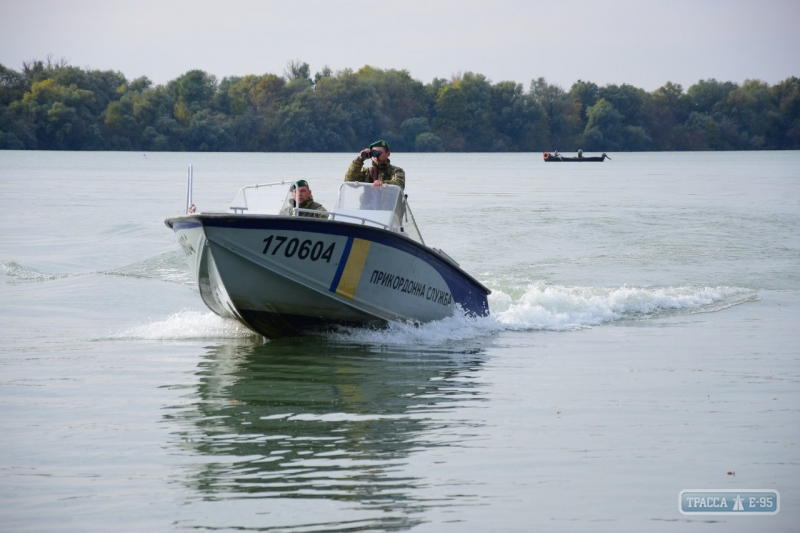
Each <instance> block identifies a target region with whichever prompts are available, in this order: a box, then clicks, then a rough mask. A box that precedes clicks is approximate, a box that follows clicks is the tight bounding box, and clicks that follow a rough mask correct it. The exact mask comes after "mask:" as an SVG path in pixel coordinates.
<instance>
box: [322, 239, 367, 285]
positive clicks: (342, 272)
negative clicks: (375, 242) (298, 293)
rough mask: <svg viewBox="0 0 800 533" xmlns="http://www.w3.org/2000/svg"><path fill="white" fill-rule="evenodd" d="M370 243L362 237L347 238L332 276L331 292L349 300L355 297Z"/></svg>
mask: <svg viewBox="0 0 800 533" xmlns="http://www.w3.org/2000/svg"><path fill="white" fill-rule="evenodd" d="M371 244H372V243H371V242H370V241H367V240H364V239H357V238H355V237H348V238H347V243H346V244H345V245H344V252H342V258H341V260H340V261H339V267H338V268H337V269H336V274H335V275H334V276H333V282H332V283H331V289H330V290H331V292H335V293H336V294H338V295H339V296H344V297H345V298H347V299H349V300H352V299H353V298H355V295H356V289H357V288H358V282H359V281H361V272H362V271H363V270H364V264H365V263H366V262H367V255H368V254H369V247H370V245H371Z"/></svg>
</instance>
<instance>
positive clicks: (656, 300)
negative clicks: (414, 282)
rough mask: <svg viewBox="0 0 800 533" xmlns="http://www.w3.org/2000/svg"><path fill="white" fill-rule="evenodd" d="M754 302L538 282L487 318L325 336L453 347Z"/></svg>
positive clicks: (687, 289) (732, 293)
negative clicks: (513, 334)
mask: <svg viewBox="0 0 800 533" xmlns="http://www.w3.org/2000/svg"><path fill="white" fill-rule="evenodd" d="M753 298H754V294H753V292H752V291H751V290H748V289H743V288H739V287H696V286H684V287H657V288H643V287H627V286H624V287H618V288H603V287H601V288H597V287H565V286H560V285H547V284H546V283H544V282H537V283H532V284H530V285H528V287H527V289H526V291H525V292H524V293H523V294H522V295H521V296H519V297H517V298H514V297H512V296H511V295H509V294H507V293H505V292H503V291H502V290H496V289H495V290H493V292H492V295H491V296H490V297H489V307H490V310H491V313H490V316H488V317H481V318H476V317H469V316H465V315H464V314H463V313H458V314H456V315H455V316H452V317H448V318H445V319H444V320H438V321H436V322H431V323H428V324H423V325H420V326H415V325H413V324H390V325H389V327H388V328H386V329H382V330H374V329H358V328H353V329H350V330H346V331H344V332H337V333H330V334H328V335H327V336H328V337H329V338H333V339H336V340H343V341H355V342H364V343H382V344H400V345H414V344H450V343H453V342H457V341H461V340H467V339H472V338H476V337H479V336H482V335H486V334H490V333H494V332H499V331H509V330H511V331H536V330H548V331H570V330H575V329H580V328H587V327H593V326H598V325H601V324H605V323H610V322H615V321H619V320H625V319H653V318H657V317H662V316H669V315H670V314H674V313H680V312H710V311H717V310H719V309H722V308H725V307H730V306H732V305H737V304H740V303H743V302H745V301H750V300H752V299H753Z"/></svg>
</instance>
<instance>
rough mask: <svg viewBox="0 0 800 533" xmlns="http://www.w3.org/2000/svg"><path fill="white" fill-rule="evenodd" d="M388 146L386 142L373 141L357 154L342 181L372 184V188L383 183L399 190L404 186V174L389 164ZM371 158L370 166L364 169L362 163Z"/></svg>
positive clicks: (400, 169)
mask: <svg viewBox="0 0 800 533" xmlns="http://www.w3.org/2000/svg"><path fill="white" fill-rule="evenodd" d="M390 154H391V152H390V151H389V145H388V144H387V143H386V141H375V142H374V143H372V144H370V145H369V147H368V148H364V150H362V151H361V153H359V154H358V157H356V158H355V159H354V160H353V162H352V163H350V167H349V168H348V169H347V173H346V174H345V175H344V181H359V182H362V183H372V185H373V186H374V187H380V186H381V185H383V184H384V183H385V184H387V185H397V186H398V187H400V188H401V189H405V186H406V173H405V171H404V170H403V169H402V168H400V167H396V166H394V165H392V164H391V163H390V162H389V155H390ZM370 157H371V158H372V166H371V167H369V168H364V161H366V160H367V159H369V158H370Z"/></svg>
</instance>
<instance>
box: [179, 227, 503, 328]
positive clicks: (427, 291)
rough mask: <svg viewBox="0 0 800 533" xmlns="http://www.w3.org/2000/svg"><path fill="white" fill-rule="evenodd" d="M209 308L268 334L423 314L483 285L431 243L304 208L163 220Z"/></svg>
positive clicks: (477, 292)
mask: <svg viewBox="0 0 800 533" xmlns="http://www.w3.org/2000/svg"><path fill="white" fill-rule="evenodd" d="M166 223H167V225H168V226H170V227H171V228H172V229H173V230H174V231H175V233H176V234H177V236H178V239H179V242H180V243H181V245H182V247H183V249H184V251H185V252H186V255H187V259H188V260H189V264H190V267H191V269H192V271H193V272H194V273H195V276H196V279H197V282H198V287H199V289H200V293H201V296H202V298H203V301H204V302H205V303H206V305H207V306H208V307H209V308H210V309H211V310H212V311H214V312H215V313H217V314H219V315H221V316H225V317H230V318H235V319H236V320H239V321H240V322H242V323H243V324H244V325H246V326H247V327H249V328H250V329H252V330H253V331H255V332H257V333H260V334H262V335H264V336H265V337H268V338H277V337H283V336H287V335H296V334H300V333H302V332H303V331H305V330H308V329H318V328H325V327H330V326H332V325H335V324H348V325H376V326H379V325H385V324H386V323H387V322H390V321H411V322H415V323H421V322H429V321H432V320H438V319H442V318H445V317H447V316H450V315H452V314H453V312H454V311H455V309H456V306H460V307H461V308H462V309H464V310H465V311H466V312H468V313H472V314H476V315H485V314H488V311H489V310H488V304H487V301H486V296H487V294H489V290H488V289H486V287H484V286H483V285H481V284H480V283H479V282H478V281H476V280H475V279H473V278H472V277H470V276H469V275H468V274H466V273H465V272H464V271H463V270H461V269H460V268H459V267H458V266H457V265H456V264H455V263H453V262H452V261H451V260H449V259H448V258H447V257H445V256H443V255H441V254H439V253H437V252H436V251H434V250H432V249H430V248H428V247H426V246H424V245H422V244H419V243H417V242H414V241H412V240H411V239H408V238H407V237H405V236H403V235H402V234H397V233H393V232H390V231H386V230H384V229H380V228H375V227H369V226H361V225H354V224H349V223H344V222H338V221H332V220H325V219H314V218H308V217H281V216H272V215H255V216H254V215H231V214H202V215H182V216H176V217H171V218H169V219H167V221H166Z"/></svg>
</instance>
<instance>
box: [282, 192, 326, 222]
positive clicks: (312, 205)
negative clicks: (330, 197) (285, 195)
mask: <svg viewBox="0 0 800 533" xmlns="http://www.w3.org/2000/svg"><path fill="white" fill-rule="evenodd" d="M291 201H292V202H293V201H294V200H291ZM298 207H299V208H300V209H313V210H315V211H320V212H319V213H303V212H302V211H301V212H299V213H297V215H298V216H301V217H314V218H328V211H327V210H326V209H325V208H324V207H322V204H319V203H317V202H315V201H314V197H313V196H310V197H309V198H308V200H306V201H305V202H300V205H299V206H298ZM292 212H293V211H292V207H291V206H289V207H285V208H284V209H283V210H282V211H281V214H282V215H291V214H292Z"/></svg>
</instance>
